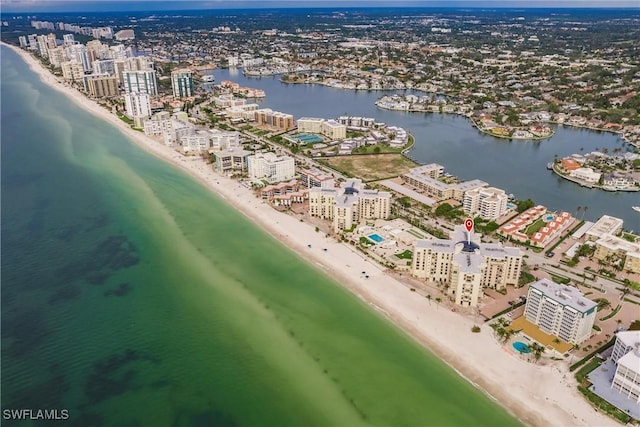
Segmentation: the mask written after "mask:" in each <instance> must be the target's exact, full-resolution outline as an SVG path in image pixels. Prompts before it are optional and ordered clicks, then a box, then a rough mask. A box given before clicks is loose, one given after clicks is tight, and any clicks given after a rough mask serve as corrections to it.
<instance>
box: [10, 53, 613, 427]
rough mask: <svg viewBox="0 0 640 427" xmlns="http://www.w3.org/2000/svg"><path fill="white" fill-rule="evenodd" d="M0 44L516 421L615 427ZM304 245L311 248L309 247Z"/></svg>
mask: <svg viewBox="0 0 640 427" xmlns="http://www.w3.org/2000/svg"><path fill="white" fill-rule="evenodd" d="M3 44H4V45H5V46H8V47H9V48H11V49H12V50H13V51H14V52H16V53H17V54H18V55H19V56H20V57H21V58H22V59H23V60H24V61H25V62H26V63H27V64H28V66H29V67H30V69H31V70H33V71H34V72H35V73H36V74H38V76H39V77H40V79H41V80H42V81H43V82H44V83H45V84H47V85H48V86H50V87H52V88H53V89H56V90H58V91H60V92H62V93H63V94H64V95H65V96H67V97H69V98H71V99H72V100H73V101H74V102H76V103H77V104H78V105H79V106H81V107H82V108H83V109H85V110H86V111H88V112H90V113H91V114H93V115H94V116H96V117H98V118H100V119H102V120H105V121H107V122H109V123H111V124H112V125H114V126H116V127H117V128H118V129H119V130H120V131H121V132H122V133H123V134H124V135H125V136H127V137H128V139H130V140H131V141H132V142H133V143H134V144H136V145H137V146H138V147H140V148H141V149H143V150H145V151H146V152H148V153H150V154H152V155H155V156H156V157H159V158H160V159H162V160H164V161H166V162H167V163H170V164H171V165H172V166H175V167H178V168H180V169H181V170H183V171H184V172H186V173H188V174H189V175H190V176H191V177H192V178H194V179H196V180H198V181H199V182H201V183H202V184H203V185H205V187H206V188H208V189H209V190H210V191H211V192H212V193H213V194H215V195H216V196H217V197H219V198H220V199H221V201H223V202H224V203H227V204H229V205H231V206H232V207H233V208H235V209H236V210H238V211H239V212H241V213H242V214H243V215H245V216H246V217H247V218H248V219H250V220H251V221H252V222H254V224H256V225H257V226H258V227H260V228H261V229H263V230H264V231H266V232H267V233H269V234H270V235H271V236H272V237H274V238H275V239H277V240H279V241H280V242H281V243H282V244H284V245H285V246H287V247H288V248H290V249H292V250H294V251H296V252H297V253H298V255H299V256H300V257H302V258H304V259H305V260H306V261H307V262H308V264H309V265H310V266H311V267H314V268H316V269H317V270H318V271H321V272H323V273H324V274H327V275H329V276H330V277H332V278H333V279H334V280H336V281H337V282H338V283H339V284H340V285H342V286H343V287H345V288H346V289H348V290H349V291H350V292H351V293H353V294H354V295H355V296H356V297H358V298H359V299H361V300H362V301H364V302H365V303H366V304H367V305H369V306H370V307H371V308H373V309H374V310H376V311H377V312H379V313H380V314H381V315H383V316H384V317H386V318H387V319H389V321H391V322H392V323H393V324H394V325H395V326H396V327H398V329H400V330H401V331H403V332H404V333H406V334H408V335H409V336H410V337H411V338H413V339H414V340H415V341H417V342H418V344H420V345H422V346H423V347H425V348H426V349H427V351H430V352H432V353H434V354H435V355H436V356H437V357H439V358H440V359H441V360H442V361H443V362H444V363H447V364H448V365H449V366H450V367H451V368H452V369H454V370H455V371H456V372H457V373H458V374H459V375H461V376H463V378H465V379H466V380H467V381H469V382H470V383H471V384H472V385H474V386H475V387H476V388H478V389H479V390H480V391H482V392H484V393H485V394H486V395H488V397H489V398H491V399H492V400H494V401H495V402H497V403H498V404H499V405H500V406H502V407H503V408H504V409H505V410H507V411H509V412H510V413H511V414H512V415H515V416H516V417H517V418H518V419H520V421H521V422H523V423H525V424H527V425H536V426H538V425H539V426H546V425H558V426H568V425H598V426H601V425H617V424H616V423H615V421H614V420H612V419H610V418H608V417H606V416H604V415H602V414H600V413H598V412H596V411H595V410H594V408H593V407H591V405H590V404H589V403H588V402H587V401H586V399H584V398H583V397H582V395H581V394H580V393H579V392H578V390H577V389H576V383H575V379H574V377H573V375H572V374H570V373H569V372H568V369H566V367H565V366H561V367H558V366H549V365H548V366H542V365H534V364H531V363H528V362H525V361H523V360H521V359H519V358H518V356H517V355H515V354H513V353H512V352H510V350H509V349H507V348H506V347H504V346H503V345H500V344H498V343H497V341H496V340H495V338H494V337H493V334H492V331H491V328H489V327H488V325H487V324H482V331H481V332H480V333H472V332H471V327H472V326H473V325H474V324H478V323H480V322H474V320H472V319H469V318H466V317H463V316H461V315H459V314H456V313H453V312H451V311H450V310H449V309H448V307H447V305H446V304H445V303H443V304H438V303H433V304H431V303H429V302H428V301H427V300H426V299H425V298H424V297H422V296H421V295H419V294H418V293H416V292H411V291H410V289H408V288H407V287H406V286H404V285H403V284H401V283H400V282H398V281H397V280H396V279H394V278H393V277H391V276H389V275H387V274H386V273H385V272H384V270H383V269H382V268H380V267H379V266H378V265H377V264H375V263H373V262H372V261H370V260H369V259H366V258H364V257H363V256H361V255H360V254H359V253H358V252H357V251H355V249H354V248H352V247H350V246H348V245H346V244H343V243H340V242H337V241H335V240H333V239H332V238H327V237H326V236H324V235H323V234H322V233H316V232H315V229H314V227H313V226H312V225H310V224H307V223H304V222H300V221H299V219H298V218H297V217H294V216H291V215H287V214H283V213H280V212H278V211H276V210H274V209H273V208H272V207H271V206H270V205H268V204H266V203H264V202H263V201H262V200H261V199H258V198H256V197H255V196H254V195H253V194H252V193H251V191H250V190H248V189H246V188H245V187H243V186H242V185H241V184H239V183H238V182H237V181H233V180H231V179H229V178H227V177H224V176H220V175H218V174H217V173H215V172H214V171H213V169H212V168H211V166H210V165H207V164H206V163H205V162H204V161H203V160H201V159H200V158H195V160H194V158H185V157H184V156H182V155H181V154H179V153H177V152H176V151H175V150H173V149H171V148H169V147H166V146H165V145H163V144H162V143H160V142H158V141H156V140H154V139H152V138H150V137H147V136H146V135H144V134H143V133H140V132H137V131H135V130H133V129H131V128H130V127H129V126H128V125H126V124H125V123H124V122H122V121H121V120H120V119H118V118H117V117H116V116H115V115H113V114H111V113H110V112H108V111H107V110H105V109H104V108H103V107H101V106H99V105H98V104H97V103H96V102H94V101H93V100H90V99H89V98H87V97H86V96H84V95H83V94H81V93H80V92H79V91H77V90H75V89H73V88H71V87H69V86H68V85H66V84H63V83H60V81H59V80H58V78H56V77H55V76H53V75H52V74H51V73H50V72H49V71H48V70H46V69H45V68H43V67H42V65H41V64H40V63H39V62H38V61H37V60H36V59H35V58H34V57H32V56H31V55H30V54H29V53H27V52H26V51H24V50H22V49H19V48H17V47H15V46H11V45H8V44H6V43H3ZM307 244H312V248H311V249H310V248H308V247H307ZM321 248H327V249H328V251H327V252H324V251H322V250H321ZM361 271H367V272H368V275H369V278H368V279H366V280H365V279H364V278H362V277H360V272H361ZM470 348H471V349H473V351H472V352H470V351H469V349H470ZM478 367H481V370H480V369H478ZM560 368H562V370H561V369H560ZM563 374H564V375H565V376H568V378H564V379H563Z"/></svg>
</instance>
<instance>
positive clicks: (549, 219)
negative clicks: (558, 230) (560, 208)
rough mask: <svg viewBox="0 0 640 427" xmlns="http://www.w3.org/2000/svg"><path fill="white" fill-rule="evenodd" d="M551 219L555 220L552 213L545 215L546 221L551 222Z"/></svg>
mask: <svg viewBox="0 0 640 427" xmlns="http://www.w3.org/2000/svg"><path fill="white" fill-rule="evenodd" d="M551 221H553V215H552V214H549V215H545V216H544V222H551Z"/></svg>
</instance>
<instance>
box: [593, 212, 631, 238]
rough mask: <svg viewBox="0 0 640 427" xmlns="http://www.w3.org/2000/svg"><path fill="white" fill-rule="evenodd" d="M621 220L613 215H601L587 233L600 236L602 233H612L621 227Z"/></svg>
mask: <svg viewBox="0 0 640 427" xmlns="http://www.w3.org/2000/svg"><path fill="white" fill-rule="evenodd" d="M622 224H623V221H622V220H621V219H620V218H616V217H614V216H609V215H602V216H601V217H600V219H599V220H598V221H596V223H595V224H593V227H591V228H590V229H589V231H587V234H588V235H591V236H595V237H601V236H602V235H603V234H612V233H614V232H615V231H616V230H617V229H619V228H622Z"/></svg>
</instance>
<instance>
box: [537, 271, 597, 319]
mask: <svg viewBox="0 0 640 427" xmlns="http://www.w3.org/2000/svg"><path fill="white" fill-rule="evenodd" d="M532 288H533V289H536V290H538V291H539V292H542V293H543V294H544V295H545V296H546V297H547V298H549V299H552V300H554V301H556V302H557V303H559V304H562V305H563V306H565V307H570V308H572V309H574V310H576V311H578V312H580V313H587V312H589V311H591V310H593V309H595V307H596V306H597V304H596V303H595V302H593V301H591V300H590V299H588V298H585V296H584V295H583V294H582V292H580V290H579V289H577V288H573V287H571V286H567V285H560V284H558V283H556V282H553V281H551V280H549V279H540V280H538V281H537V282H534V283H532V284H531V285H530V287H529V289H530V290H531V289H532Z"/></svg>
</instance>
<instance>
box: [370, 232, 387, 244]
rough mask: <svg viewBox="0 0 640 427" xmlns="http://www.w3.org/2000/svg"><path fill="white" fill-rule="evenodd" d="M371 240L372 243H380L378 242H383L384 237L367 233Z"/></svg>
mask: <svg viewBox="0 0 640 427" xmlns="http://www.w3.org/2000/svg"><path fill="white" fill-rule="evenodd" d="M367 237H368V238H369V239H370V240H371V241H373V242H374V243H380V242H384V238H383V237H382V236H380V235H379V234H375V233H374V234H369V235H368V236H367Z"/></svg>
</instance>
